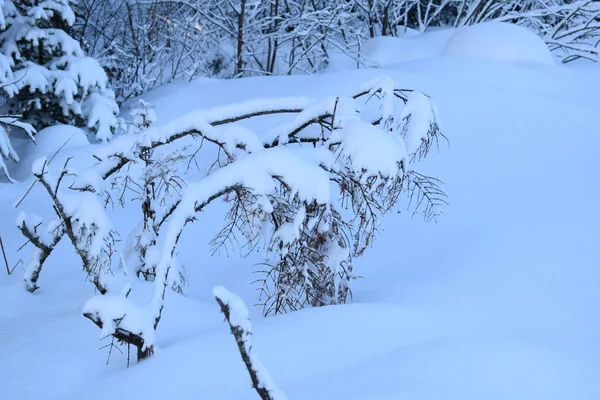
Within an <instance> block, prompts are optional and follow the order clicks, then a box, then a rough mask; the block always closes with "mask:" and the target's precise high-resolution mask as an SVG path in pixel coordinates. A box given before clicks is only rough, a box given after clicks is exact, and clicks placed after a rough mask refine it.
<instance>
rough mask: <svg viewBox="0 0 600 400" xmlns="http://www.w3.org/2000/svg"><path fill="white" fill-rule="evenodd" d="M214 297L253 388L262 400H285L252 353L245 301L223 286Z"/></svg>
mask: <svg viewBox="0 0 600 400" xmlns="http://www.w3.org/2000/svg"><path fill="white" fill-rule="evenodd" d="M213 295H214V296H215V299H216V300H217V303H218V304H219V307H220V308H221V312H222V313H223V315H224V316H225V320H227V323H228V324H229V328H230V330H231V334H232V335H233V337H234V338H235V342H236V343H237V346H238V351H239V352H240V355H241V356H242V361H243V362H244V365H245V366H246V370H247V371H248V374H249V375H250V380H251V381H252V387H253V388H254V390H255V391H256V393H258V395H259V396H260V398H261V399H262V400H285V399H287V396H286V395H285V394H284V393H283V392H282V391H281V390H280V389H279V388H278V387H277V386H276V385H275V383H274V382H273V379H272V378H271V375H270V374H269V372H268V371H267V370H266V369H265V367H264V366H263V365H262V363H261V362H260V361H259V360H258V358H257V357H256V355H255V354H254V352H253V351H252V324H251V323H250V318H249V317H248V309H247V308H246V305H245V304H244V301H243V300H242V299H241V298H239V297H238V296H236V295H235V294H233V293H231V292H229V291H228V290H227V289H225V288H224V287H223V286H218V287H216V288H214V289H213Z"/></svg>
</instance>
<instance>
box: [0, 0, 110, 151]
mask: <svg viewBox="0 0 600 400" xmlns="http://www.w3.org/2000/svg"><path fill="white" fill-rule="evenodd" d="M2 15H3V17H4V18H3V20H2V21H0V22H2V24H0V52H1V53H2V56H3V57H2V60H0V61H1V62H0V64H1V67H2V74H0V75H2V76H4V84H3V88H2V89H3V95H4V96H5V97H7V98H8V99H7V106H8V108H9V110H10V112H11V113H15V114H21V115H22V117H23V120H24V122H28V123H31V124H32V125H33V126H35V127H36V128H42V127H46V126H49V125H53V124H56V123H57V122H59V123H66V124H73V125H80V126H87V127H88V128H90V129H91V130H92V131H94V132H95V134H96V137H97V138H98V140H101V141H104V140H108V139H110V138H111V137H112V134H113V129H114V127H115V124H116V113H117V111H118V109H117V106H116V103H115V102H114V98H113V94H112V92H111V90H109V89H107V78H106V74H105V72H104V70H103V69H102V68H101V67H100V65H99V64H98V63H97V61H96V60H95V59H93V58H90V57H86V56H85V55H84V54H83V51H82V50H81V47H80V45H79V43H78V42H77V41H76V40H74V39H73V38H71V37H70V36H69V35H68V33H67V32H66V31H65V29H67V28H68V27H69V26H70V25H72V24H73V22H74V20H75V15H74V14H73V11H72V10H71V8H70V6H69V3H68V0H49V1H43V2H39V1H34V0H23V1H11V0H4V1H3V2H2Z"/></svg>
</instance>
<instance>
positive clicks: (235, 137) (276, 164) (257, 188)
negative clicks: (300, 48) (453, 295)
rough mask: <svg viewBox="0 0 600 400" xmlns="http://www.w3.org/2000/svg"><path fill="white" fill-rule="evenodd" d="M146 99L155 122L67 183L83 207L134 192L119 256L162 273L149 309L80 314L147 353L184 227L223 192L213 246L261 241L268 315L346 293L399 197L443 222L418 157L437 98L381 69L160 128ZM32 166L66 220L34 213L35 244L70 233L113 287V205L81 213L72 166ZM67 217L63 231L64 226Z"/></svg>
mask: <svg viewBox="0 0 600 400" xmlns="http://www.w3.org/2000/svg"><path fill="white" fill-rule="evenodd" d="M149 110H150V108H149V107H148V106H147V105H145V103H142V108H141V110H140V111H138V112H136V113H135V115H134V119H137V122H138V124H137V125H139V126H143V125H149V126H148V127H146V128H143V129H139V128H137V127H136V128H135V129H133V130H132V131H130V132H128V133H126V134H124V135H121V136H119V137H117V138H115V139H114V140H113V141H111V142H110V143H108V144H106V145H104V146H102V147H100V148H99V149H98V150H97V151H96V152H95V154H94V158H95V159H96V160H97V161H98V163H97V164H96V165H94V166H93V167H90V168H89V170H84V171H81V172H80V173H79V174H78V175H77V176H76V178H75V179H74V181H73V183H72V184H71V185H70V186H69V187H68V191H69V192H70V193H68V194H69V195H70V196H73V197H74V198H78V199H79V204H81V203H84V204H85V205H86V206H85V207H84V208H87V207H89V206H91V205H92V204H98V200H100V199H105V201H106V199H108V198H114V192H115V191H117V192H118V193H120V194H121V198H123V196H124V193H129V191H132V192H134V193H136V197H135V199H134V200H136V201H138V202H139V203H140V206H141V211H142V213H141V214H142V215H141V219H140V224H139V226H138V228H136V229H135V230H134V231H133V232H131V233H130V234H125V233H124V234H121V235H120V236H122V237H129V240H128V241H127V242H128V244H127V247H126V251H125V252H124V257H122V259H121V263H122V264H124V266H125V268H123V269H124V270H128V269H130V268H131V269H133V270H135V271H136V272H137V274H138V276H140V277H143V278H144V279H146V280H149V281H153V285H154V292H153V295H152V297H151V299H150V300H149V302H148V303H147V304H146V305H144V306H136V305H134V304H133V303H132V301H131V300H130V299H129V298H128V297H127V296H123V295H120V299H119V300H118V301H113V300H108V299H109V297H105V296H100V298H99V299H97V300H94V301H93V302H92V304H91V305H89V304H88V305H89V306H90V307H91V306H92V305H93V307H91V308H90V307H87V306H86V308H85V310H86V311H85V314H86V317H88V318H90V319H91V320H92V321H93V322H94V323H95V324H96V325H97V326H99V327H101V328H102V329H103V332H104V333H105V334H106V333H107V332H108V331H110V329H113V331H114V335H113V336H114V337H115V338H117V336H118V338H119V340H122V341H126V342H127V343H130V344H134V345H136V346H138V345H140V344H141V343H143V345H142V347H141V348H140V349H141V350H140V351H141V352H142V353H140V354H141V355H144V354H145V353H144V351H145V350H144V349H146V350H147V349H152V348H153V347H152V346H153V345H154V330H156V329H157V327H158V325H159V323H160V320H161V317H162V312H163V310H164V300H165V296H166V293H167V291H168V289H169V288H175V289H180V288H181V285H182V283H183V281H182V280H183V278H184V277H185V272H184V271H183V269H182V266H181V265H180V263H179V262H178V260H177V257H176V254H177V246H178V243H179V239H180V238H181V235H182V234H183V233H184V228H185V226H186V225H187V224H189V223H192V222H194V221H196V220H199V219H201V212H202V211H203V210H204V209H205V208H206V207H207V206H208V205H209V204H211V203H212V202H213V201H215V200H217V199H223V200H224V201H225V202H226V203H227V204H228V205H229V212H228V213H227V218H226V222H225V225H224V226H223V229H222V230H221V232H220V233H219V234H218V235H217V236H216V237H215V239H214V241H213V243H212V244H213V246H214V250H215V251H219V250H221V249H232V248H233V249H237V250H241V249H252V248H256V247H257V246H264V248H265V249H266V259H265V261H264V267H265V268H263V270H262V271H261V272H262V275H261V278H260V279H259V280H258V283H259V285H260V287H259V289H260V303H261V304H262V306H263V312H264V313H265V314H274V313H284V312H290V311H295V310H298V309H301V308H303V307H319V306H325V305H331V304H340V303H345V302H347V301H349V299H350V297H351V288H350V283H351V281H352V279H354V278H355V277H356V276H355V275H354V271H353V260H354V259H355V258H356V257H359V256H361V255H362V254H363V253H364V251H365V250H366V249H367V248H369V247H370V246H372V245H373V243H374V242H375V239H376V236H377V232H378V231H379V230H380V228H381V227H380V220H381V217H382V215H383V214H385V213H387V212H389V211H391V210H393V209H394V208H397V207H399V206H400V199H402V198H405V199H406V200H407V201H409V202H410V203H411V204H412V206H413V207H414V209H415V212H417V211H419V212H423V213H424V216H425V218H426V219H434V218H435V217H436V216H437V215H438V214H439V213H440V208H439V206H441V205H443V204H445V196H444V193H443V191H442V190H441V189H440V187H439V181H437V180H436V179H434V178H430V177H427V176H424V175H421V174H419V173H418V172H416V171H415V170H414V169H413V168H412V164H413V163H415V162H418V161H419V160H420V159H421V158H422V157H425V156H426V155H427V154H428V153H429V151H430V149H431V148H432V147H433V146H434V145H435V144H436V143H437V141H438V140H439V138H440V137H443V136H442V134H441V133H440V132H439V129H438V125H437V111H436V108H435V106H434V104H433V102H432V101H431V99H430V98H429V97H428V96H426V95H424V94H422V93H419V92H415V91H412V90H406V89H401V88H400V87H399V85H398V84H397V83H396V82H394V81H393V80H391V79H389V78H386V77H381V78H377V79H373V80H371V81H369V82H366V83H365V84H363V85H362V87H360V88H359V89H358V90H357V91H356V92H355V94H354V95H351V96H334V97H328V98H324V99H320V100H314V99H309V98H306V97H291V98H271V99H269V98H267V99H255V100H250V101H246V102H242V103H238V104H232V105H228V106H222V107H217V108H215V109H212V110H195V111H191V112H189V113H188V114H185V115H183V116H181V117H179V118H176V119H174V120H172V121H170V122H168V123H166V124H164V125H160V126H156V125H152V124H151V123H149V121H150V120H153V119H154V116H153V115H152V116H151V115H150V113H149V112H148V111H149ZM275 114H292V115H293V117H291V118H290V119H289V121H288V122H286V123H283V124H278V125H274V126H272V127H271V128H270V129H267V130H265V131H263V132H253V131H251V130H249V129H248V128H246V127H244V126H242V125H240V122H241V121H243V120H247V119H251V118H254V117H258V116H260V117H262V118H265V117H267V116H269V115H275ZM206 145H209V146H212V147H213V149H214V150H215V151H213V152H208V153H207V152H206V151H203V152H202V154H203V155H207V154H213V155H214V157H215V158H214V162H213V163H212V164H210V163H209V164H206V165H211V167H210V168H208V170H207V171H205V172H206V175H202V174H201V175H200V176H198V175H196V176H195V177H194V178H190V176H189V175H188V174H186V170H185V168H184V165H182V164H185V163H182V161H184V157H187V164H190V163H192V162H193V158H194V157H195V156H196V154H199V153H200V150H201V149H202V148H203V147H204V146H206ZM188 148H189V150H190V151H188ZM203 162H204V163H206V160H204V161H203ZM37 165H38V166H37V167H36V169H35V170H34V174H35V176H36V177H37V178H38V179H39V180H40V182H42V184H43V185H44V187H45V188H46V191H47V192H48V194H49V195H50V197H51V198H52V200H53V202H54V204H55V211H56V214H57V217H58V218H57V219H58V221H57V222H56V223H53V224H51V226H50V227H48V228H47V229H45V230H43V231H41V230H40V229H38V230H36V229H37V228H38V225H35V224H32V223H25V225H24V229H23V231H24V233H25V234H26V235H28V237H33V236H34V235H36V234H37V235H38V236H39V237H40V238H41V239H40V240H37V241H35V242H34V241H32V242H33V243H34V245H35V244H36V243H39V244H40V246H37V247H38V250H40V251H41V253H40V252H39V251H38V253H39V254H42V255H45V254H46V253H48V252H47V251H46V250H47V248H51V245H52V244H53V243H54V242H55V241H56V240H55V239H53V238H54V237H56V236H57V235H60V234H61V232H62V230H64V232H65V233H66V234H67V235H68V236H69V238H70V239H71V242H72V243H73V244H74V246H75V249H76V251H77V252H78V254H79V255H80V257H81V259H82V262H83V264H84V269H86V271H88V274H89V275H90V276H91V277H92V282H94V284H95V285H96V287H97V288H98V290H99V292H100V293H101V294H105V293H107V291H108V286H107V285H106V284H105V283H104V281H105V275H106V274H105V273H102V272H106V271H113V273H114V272H115V271H116V270H117V268H111V257H110V255H111V254H112V253H113V251H114V248H113V241H112V240H111V238H112V236H111V232H112V231H111V230H110V228H109V227H110V223H109V222H110V221H108V217H107V214H106V212H105V210H104V209H103V208H102V206H101V205H100V207H99V208H98V210H95V211H94V212H93V213H89V212H86V213H76V214H73V213H72V212H70V210H71V209H70V208H69V207H67V206H66V205H67V204H75V203H65V200H64V199H67V198H69V197H70V196H68V195H67V193H62V190H60V186H61V184H60V182H61V179H62V178H63V177H65V176H71V175H72V173H73V172H72V171H68V169H66V168H63V172H62V173H61V175H60V177H59V178H58V181H57V182H56V183H53V182H54V181H51V180H49V179H50V177H49V176H48V174H47V173H46V170H45V168H44V164H43V162H42V163H37ZM109 187H110V188H109ZM110 193H113V195H111V194H110ZM82 196H86V197H85V199H84V198H82ZM94 196H95V200H96V203H94V202H93V201H91V200H92V199H94ZM88 199H89V200H90V201H88ZM82 211H84V210H82ZM81 214H84V215H86V216H87V217H89V218H85V219H84V218H83V217H80V215H81ZM92 216H94V217H92ZM94 218H97V219H98V223H96V224H95V225H93V221H94ZM22 220H23V221H26V219H25V218H23V219H22ZM82 221H84V223H83V224H82ZM76 223H78V225H76V226H78V227H79V226H84V227H87V229H86V230H84V233H85V234H86V235H87V236H86V235H83V236H82V237H79V236H77V235H75V234H74V233H75V230H74V229H73V226H75V224H76ZM61 224H62V226H63V227H64V229H63V228H61V229H56V227H60V226H61ZM50 228H54V229H52V230H51V229H50ZM45 232H48V233H47V234H46V233H45ZM55 232H56V234H55V236H52V235H53V234H54V233H55ZM77 232H79V231H77ZM42 233H43V235H46V236H43V235H42ZM72 233H73V234H72ZM90 241H91V243H96V246H92V248H95V249H97V250H100V249H102V250H103V252H102V253H98V252H97V251H94V252H93V253H92V252H90V251H87V250H85V249H86V248H87V247H85V246H83V243H87V242H90ZM42 245H43V246H42ZM44 246H45V247H44ZM88 247H89V246H88ZM38 253H36V254H38ZM102 254H105V255H104V256H102V257H100V256H101V255H102ZM44 259H45V257H38V256H36V255H34V262H33V264H32V268H29V269H28V270H32V271H35V270H36V268H35V266H37V265H41V264H42V263H43V260H44ZM37 260H39V262H38V261H37ZM92 264H94V265H96V264H99V265H101V268H92V267H91V265H92ZM31 275H32V276H33V275H34V274H31ZM37 275H39V274H37ZM37 275H36V276H37ZM127 278H128V279H131V276H128V277H127ZM30 280H33V279H30ZM30 286H31V287H33V286H35V283H34V284H32V285H30ZM120 291H121V292H122V291H123V289H120ZM111 296H112V295H111ZM102 298H106V299H107V300H100V299H102ZM104 304H106V307H108V308H109V309H104ZM131 310H137V311H135V312H134V314H135V315H136V318H134V319H130V318H128V317H127V316H128V315H131ZM142 311H143V312H142ZM134 320H135V321H137V322H135V323H133V322H132V321H134ZM128 327H129V328H130V329H128ZM140 327H143V328H144V329H140ZM148 327H152V332H149V330H148ZM117 328H118V331H117ZM107 329H108V331H107ZM124 331H127V332H128V333H127V334H126V335H124V334H123V332H124ZM150 352H151V350H150Z"/></svg>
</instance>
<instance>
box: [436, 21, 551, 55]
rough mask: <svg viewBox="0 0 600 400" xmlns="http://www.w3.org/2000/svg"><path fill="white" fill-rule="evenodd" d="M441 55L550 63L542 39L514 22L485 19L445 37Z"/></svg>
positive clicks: (548, 53) (548, 52) (548, 51)
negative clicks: (484, 21)
mask: <svg viewBox="0 0 600 400" xmlns="http://www.w3.org/2000/svg"><path fill="white" fill-rule="evenodd" d="M444 55H446V56H451V57H464V58H476V59H481V60H488V61H495V62H502V63H515V62H526V63H537V64H549V65H551V64H554V59H553V57H552V55H551V54H550V50H549V49H548V46H546V43H545V42H544V41H543V40H542V39H541V38H540V37H538V36H537V35H536V34H535V33H533V32H531V31H529V30H528V29H526V28H523V27H521V26H518V25H513V24H508V23H501V22H486V23H483V24H477V25H473V26H469V27H466V28H464V29H461V30H459V31H457V32H456V33H455V34H454V35H453V36H452V37H451V38H450V40H449V41H448V43H447V45H446V49H445V51H444Z"/></svg>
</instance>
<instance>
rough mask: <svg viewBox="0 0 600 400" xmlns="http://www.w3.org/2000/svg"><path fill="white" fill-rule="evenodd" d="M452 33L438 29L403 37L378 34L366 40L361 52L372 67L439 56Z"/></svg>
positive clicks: (450, 30)
mask: <svg viewBox="0 0 600 400" xmlns="http://www.w3.org/2000/svg"><path fill="white" fill-rule="evenodd" d="M453 33H454V30H452V29H440V30H437V31H433V32H427V33H421V34H412V33H411V34H410V35H406V36H405V37H391V36H379V37H375V38H371V39H369V40H367V42H365V44H364V46H363V48H362V51H361V53H362V55H363V56H364V57H365V58H366V59H367V61H366V64H367V66H372V67H386V66H388V65H392V64H397V63H401V62H407V61H414V60H423V59H427V58H435V57H440V56H441V55H442V54H443V53H444V49H445V47H446V43H447V42H448V40H449V38H450V37H451V36H452V34H453Z"/></svg>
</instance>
